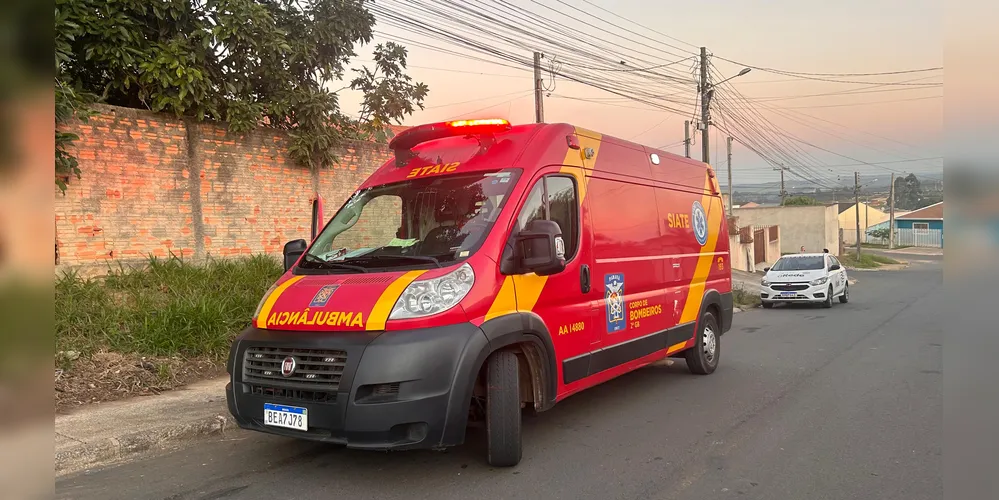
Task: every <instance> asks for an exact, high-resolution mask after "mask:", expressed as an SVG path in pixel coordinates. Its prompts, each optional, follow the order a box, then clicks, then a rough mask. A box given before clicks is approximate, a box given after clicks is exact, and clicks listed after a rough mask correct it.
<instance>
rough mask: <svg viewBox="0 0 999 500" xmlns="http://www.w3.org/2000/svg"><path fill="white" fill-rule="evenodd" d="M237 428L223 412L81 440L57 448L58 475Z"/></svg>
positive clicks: (99, 465)
mask: <svg viewBox="0 0 999 500" xmlns="http://www.w3.org/2000/svg"><path fill="white" fill-rule="evenodd" d="M112 425H113V424H112ZM233 429H238V426H237V425H236V422H235V420H233V419H232V416H230V415H228V413H220V414H218V415H212V416H209V417H204V418H201V419H198V420H194V421H188V422H183V423H178V424H176V425H164V426H161V427H157V428H155V429H149V430H145V431H141V432H132V433H128V434H123V435H121V436H116V437H112V438H104V439H99V440H96V441H92V442H83V441H78V443H79V444H78V445H77V446H73V447H70V448H68V449H65V450H63V451H60V452H56V454H55V472H56V476H57V477H58V476H64V475H67V474H72V473H74V472H80V471H82V470H86V469H90V468H94V467H103V466H106V465H111V464H113V463H116V462H120V461H123V460H125V459H127V458H129V457H132V456H134V455H138V454H140V453H143V452H146V451H150V450H156V449H163V448H166V447H167V446H168V445H171V444H179V443H181V442H183V441H187V440H192V439H196V438H201V437H207V436H213V435H222V434H225V432H226V431H228V430H233ZM65 437H68V436H65ZM69 439H73V438H69Z"/></svg>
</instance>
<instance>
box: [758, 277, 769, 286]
mask: <svg viewBox="0 0 999 500" xmlns="http://www.w3.org/2000/svg"><path fill="white" fill-rule="evenodd" d="M760 284H761V285H763V286H770V280H768V279H766V278H763V281H760Z"/></svg>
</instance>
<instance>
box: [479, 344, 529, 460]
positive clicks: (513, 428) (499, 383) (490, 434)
mask: <svg viewBox="0 0 999 500" xmlns="http://www.w3.org/2000/svg"><path fill="white" fill-rule="evenodd" d="M487 363H488V366H487V367H486V441H487V446H486V448H487V450H488V451H487V453H488V455H489V465H492V466H495V467H512V466H514V465H517V464H518V463H520V457H521V454H522V453H521V435H520V424H521V412H520V374H519V372H518V370H519V368H520V364H519V362H518V360H517V355H516V354H514V353H512V352H507V351H500V352H497V353H494V354H493V355H492V356H490V357H489V361H488V362H487Z"/></svg>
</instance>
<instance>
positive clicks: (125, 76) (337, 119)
mask: <svg viewBox="0 0 999 500" xmlns="http://www.w3.org/2000/svg"><path fill="white" fill-rule="evenodd" d="M365 1H366V0H309V1H302V0H56V43H57V47H56V68H57V76H56V87H57V89H59V88H60V87H61V88H64V89H67V91H68V90H69V89H72V91H73V92H74V95H67V96H65V97H66V98H65V99H64V100H63V103H64V104H66V105H68V107H67V108H66V109H67V110H72V109H79V106H76V105H75V104H79V103H81V102H85V100H84V99H83V98H82V97H81V96H83V95H85V94H86V93H90V94H93V95H94V96H96V98H97V100H100V101H103V102H106V103H108V104H113V105H117V106H125V107H131V108H142V109H150V110H152V111H165V112H171V113H174V114H175V115H177V116H179V117H183V118H185V119H188V120H198V121H200V120H205V119H212V120H218V121H225V122H228V123H229V128H230V130H232V131H234V132H237V133H241V132H246V131H249V130H252V129H254V128H256V127H258V126H261V125H264V124H266V125H268V126H270V127H275V128H280V129H285V130H288V132H289V135H290V137H291V140H292V144H291V147H290V151H291V154H292V156H293V157H294V158H295V159H296V160H297V161H299V162H300V163H302V164H303V165H307V166H309V167H310V168H321V167H324V166H329V165H330V164H332V163H334V162H335V161H336V152H337V150H338V149H339V148H340V147H341V146H343V144H344V143H345V142H346V141H350V140H357V139H365V140H371V139H373V140H385V139H386V138H387V136H388V125H389V124H391V123H392V122H395V123H399V122H401V120H402V118H404V117H405V116H408V115H409V114H411V113H413V112H414V111H415V109H416V108H417V107H420V108H422V106H423V99H424V98H425V96H426V95H427V90H428V89H427V86H426V85H424V84H422V83H417V82H414V81H413V80H412V79H411V78H410V77H409V76H407V75H406V74H405V69H406V55H407V54H406V49H405V48H403V47H401V46H399V45H396V44H393V43H387V44H384V45H381V44H379V45H378V46H376V47H375V49H374V61H375V63H374V65H373V67H372V68H367V67H365V68H363V69H361V70H356V71H357V74H356V75H355V76H354V78H353V79H352V80H351V81H350V82H349V83H347V84H346V85H344V84H343V83H342V82H344V81H345V77H346V75H345V72H346V67H347V65H348V64H349V62H350V59H351V58H352V57H354V56H355V55H356V54H355V52H354V47H355V45H357V44H364V43H368V42H370V41H371V39H372V29H373V26H374V22H375V20H374V16H373V15H372V14H371V13H370V12H369V11H368V10H367V9H366V8H365V5H364V3H365ZM337 87H340V88H337ZM347 88H351V89H354V90H358V91H361V92H362V93H363V94H364V103H363V107H362V113H361V115H360V116H359V117H350V116H347V115H346V114H344V113H343V112H342V111H341V110H340V106H339V100H338V93H339V92H340V91H342V90H345V89H347ZM64 117H65V116H64ZM57 120H58V118H57ZM66 139H69V140H71V138H69V137H66ZM57 148H58V146H57ZM72 163H73V162H72V160H67V161H66V164H65V165H64V166H63V168H64V169H65V168H69V169H70V170H73V169H76V168H78V167H76V166H75V165H72ZM75 173H78V172H75Z"/></svg>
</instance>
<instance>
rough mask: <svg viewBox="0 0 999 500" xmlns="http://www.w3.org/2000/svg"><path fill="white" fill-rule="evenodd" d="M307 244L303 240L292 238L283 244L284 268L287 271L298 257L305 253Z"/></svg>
mask: <svg viewBox="0 0 999 500" xmlns="http://www.w3.org/2000/svg"><path fill="white" fill-rule="evenodd" d="M308 247H309V244H308V243H306V242H305V240H293V241H289V242H288V243H285V244H284V270H285V271H287V270H289V269H291V266H294V265H295V263H296V262H298V259H299V258H300V257H301V256H302V254H303V253H305V249H306V248H308Z"/></svg>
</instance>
